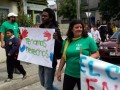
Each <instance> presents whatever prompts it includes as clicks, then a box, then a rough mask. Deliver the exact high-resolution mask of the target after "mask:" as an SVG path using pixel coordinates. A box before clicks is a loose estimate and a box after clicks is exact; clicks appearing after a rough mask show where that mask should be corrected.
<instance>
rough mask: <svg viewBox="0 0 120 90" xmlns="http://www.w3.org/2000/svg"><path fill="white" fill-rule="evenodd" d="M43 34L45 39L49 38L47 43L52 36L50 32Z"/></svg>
mask: <svg viewBox="0 0 120 90" xmlns="http://www.w3.org/2000/svg"><path fill="white" fill-rule="evenodd" d="M43 34H44V37H47V41H49V40H50V39H51V34H50V33H49V32H48V31H45V32H44V33H43Z"/></svg>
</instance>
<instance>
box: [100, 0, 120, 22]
mask: <svg viewBox="0 0 120 90" xmlns="http://www.w3.org/2000/svg"><path fill="white" fill-rule="evenodd" d="M99 12H100V14H101V15H102V19H103V20H106V21H110V20H111V18H115V19H117V20H119V19H120V0H100V3H99Z"/></svg>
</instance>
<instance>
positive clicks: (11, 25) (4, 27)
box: [0, 21, 18, 40]
mask: <svg viewBox="0 0 120 90" xmlns="http://www.w3.org/2000/svg"><path fill="white" fill-rule="evenodd" d="M8 29H12V30H13V31H14V35H15V37H16V38H18V24H17V23H16V22H14V23H11V22H9V21H5V22H4V23H3V24H2V26H1V28H0V32H3V33H4V35H5V37H4V40H7V37H6V32H7V30H8Z"/></svg>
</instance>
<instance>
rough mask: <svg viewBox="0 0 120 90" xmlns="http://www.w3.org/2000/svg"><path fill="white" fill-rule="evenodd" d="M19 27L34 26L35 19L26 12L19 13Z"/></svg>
mask: <svg viewBox="0 0 120 90" xmlns="http://www.w3.org/2000/svg"><path fill="white" fill-rule="evenodd" d="M18 24H19V27H32V26H33V21H32V19H31V18H29V17H28V16H27V15H25V14H18Z"/></svg>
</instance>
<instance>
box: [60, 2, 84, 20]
mask: <svg viewBox="0 0 120 90" xmlns="http://www.w3.org/2000/svg"><path fill="white" fill-rule="evenodd" d="M80 7H81V8H80V13H81V11H83V9H84V7H83V5H82V4H81V5H80ZM58 15H59V16H63V18H68V19H69V20H71V19H74V18H76V17H77V13H76V0H63V1H62V2H61V3H60V8H59V10H58Z"/></svg>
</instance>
